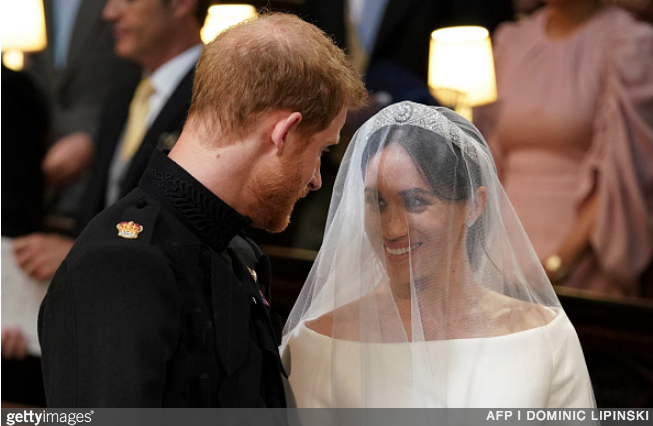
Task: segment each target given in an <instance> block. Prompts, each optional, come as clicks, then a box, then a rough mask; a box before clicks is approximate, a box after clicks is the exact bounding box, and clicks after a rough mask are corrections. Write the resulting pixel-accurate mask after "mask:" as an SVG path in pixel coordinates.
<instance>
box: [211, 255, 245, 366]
mask: <svg viewBox="0 0 653 426" xmlns="http://www.w3.org/2000/svg"><path fill="white" fill-rule="evenodd" d="M227 262H228V261H227V260H226V259H225V257H223V256H221V255H220V254H218V253H216V252H214V251H211V282H212V283H214V282H217V283H218V285H212V286H211V287H212V292H211V297H212V299H213V315H214V318H215V326H214V330H215V349H216V351H217V352H218V356H219V357H220V361H221V362H222V366H223V367H224V370H225V373H226V374H227V376H231V375H232V374H233V373H234V372H235V371H236V370H238V368H239V367H240V366H241V365H243V363H244V362H245V360H246V359H247V350H248V345H249V327H250V323H249V317H250V313H249V309H250V307H249V298H248V297H247V294H246V293H245V291H243V289H242V286H241V284H240V282H239V281H238V279H237V278H236V276H235V275H234V274H233V272H232V270H231V267H230V265H229V264H228V263H227Z"/></svg>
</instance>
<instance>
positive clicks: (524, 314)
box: [486, 292, 556, 333]
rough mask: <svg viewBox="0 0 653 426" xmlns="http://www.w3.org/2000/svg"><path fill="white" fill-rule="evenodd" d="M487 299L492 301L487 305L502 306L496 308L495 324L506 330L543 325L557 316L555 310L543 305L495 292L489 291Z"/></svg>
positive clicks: (511, 330) (520, 329) (516, 330)
mask: <svg viewBox="0 0 653 426" xmlns="http://www.w3.org/2000/svg"><path fill="white" fill-rule="evenodd" d="M486 301H488V302H489V301H491V302H490V303H488V304H487V305H486V306H495V307H500V308H499V309H496V310H495V312H496V315H494V318H495V325H496V326H497V328H498V329H500V330H503V331H504V332H509V333H515V332H518V331H524V330H530V329H533V328H538V327H542V326H545V325H547V324H549V323H550V322H551V321H553V319H554V318H555V317H556V312H555V311H554V310H552V309H550V308H547V307H545V306H543V305H540V304H537V303H532V302H527V301H523V300H518V299H515V298H513V297H509V296H506V295H502V294H498V293H495V292H489V293H488V294H487V295H486Z"/></svg>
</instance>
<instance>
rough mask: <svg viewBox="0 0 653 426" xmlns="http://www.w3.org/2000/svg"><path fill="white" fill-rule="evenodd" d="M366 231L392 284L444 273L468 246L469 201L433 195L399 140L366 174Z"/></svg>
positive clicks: (375, 160)
mask: <svg viewBox="0 0 653 426" xmlns="http://www.w3.org/2000/svg"><path fill="white" fill-rule="evenodd" d="M365 230H366V232H367V235H368V237H369V239H370V241H371V243H372V245H373V246H374V248H375V250H376V251H377V254H378V255H379V256H381V257H382V258H385V261H386V265H387V271H388V275H389V278H390V281H391V282H394V283H400V284H408V283H410V281H411V269H412V274H413V275H412V279H413V281H421V280H423V279H429V278H433V277H435V276H436V274H438V272H439V271H441V272H445V273H446V271H448V269H444V268H445V267H446V265H449V264H451V262H452V257H457V253H459V252H460V250H463V252H464V250H465V244H464V242H465V203H464V202H450V201H444V200H441V199H440V198H438V197H437V196H435V195H434V194H433V191H432V190H431V188H430V187H429V185H428V183H427V182H426V180H425V179H424V178H423V177H422V175H421V174H420V172H419V171H418V169H417V167H416V165H415V164H414V163H413V161H412V159H411V157H410V156H409V155H408V153H407V152H406V151H405V150H404V149H403V148H402V147H401V146H400V145H398V144H396V143H394V144H391V145H389V146H388V147H386V148H385V149H384V150H383V151H381V152H380V153H379V154H377V155H376V156H375V157H374V158H372V159H371V160H370V163H369V165H368V168H367V172H366V176H365Z"/></svg>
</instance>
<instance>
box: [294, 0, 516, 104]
mask: <svg viewBox="0 0 653 426" xmlns="http://www.w3.org/2000/svg"><path fill="white" fill-rule="evenodd" d="M368 6H372V7H368ZM302 17H303V18H305V19H306V20H307V21H308V22H312V23H314V24H315V25H317V26H318V27H320V28H322V29H323V30H324V31H325V32H326V33H327V34H330V35H332V36H333V37H334V39H335V40H336V42H337V44H338V45H339V46H340V47H342V48H344V49H346V51H347V53H348V54H349V56H350V57H352V59H353V60H354V62H355V63H357V65H358V69H359V71H360V72H361V73H362V74H364V75H365V83H366V86H367V88H368V89H369V90H370V92H372V93H374V92H385V93H387V94H389V95H390V96H391V99H389V100H388V102H399V101H402V100H413V101H416V102H422V103H430V102H433V100H432V99H430V94H429V90H428V85H427V77H428V60H429V43H430V38H431V33H432V32H433V31H435V30H437V29H439V28H443V27H448V26H454V25H481V26H484V27H486V28H488V29H489V30H490V31H492V30H493V29H494V28H495V27H496V26H497V25H498V24H499V23H500V22H502V21H505V20H510V19H512V0H495V1H487V0H441V1H436V0H385V1H384V0H306V2H305V7H304V10H303V13H302ZM364 28H365V29H364Z"/></svg>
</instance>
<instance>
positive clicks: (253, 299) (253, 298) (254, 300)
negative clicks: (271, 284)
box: [252, 296, 256, 305]
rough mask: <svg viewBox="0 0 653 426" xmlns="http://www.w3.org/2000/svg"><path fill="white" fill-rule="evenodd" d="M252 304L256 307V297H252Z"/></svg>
mask: <svg viewBox="0 0 653 426" xmlns="http://www.w3.org/2000/svg"><path fill="white" fill-rule="evenodd" d="M252 303H254V304H255V305H256V297H254V296H252Z"/></svg>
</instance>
